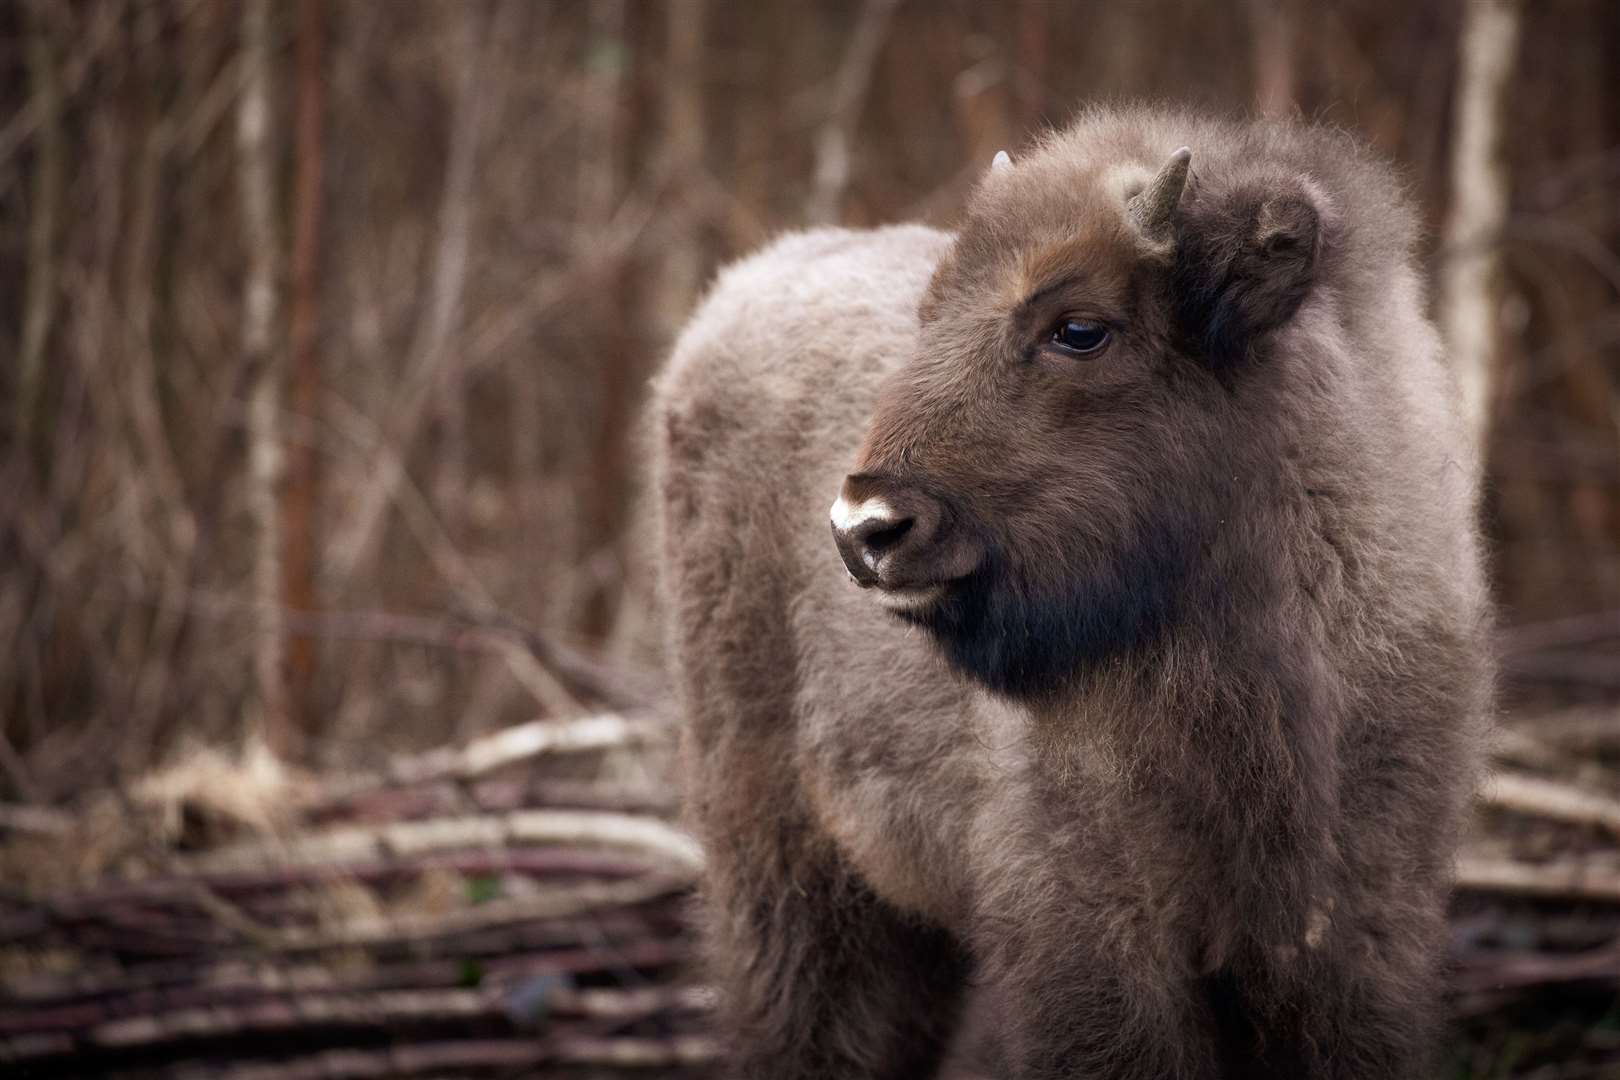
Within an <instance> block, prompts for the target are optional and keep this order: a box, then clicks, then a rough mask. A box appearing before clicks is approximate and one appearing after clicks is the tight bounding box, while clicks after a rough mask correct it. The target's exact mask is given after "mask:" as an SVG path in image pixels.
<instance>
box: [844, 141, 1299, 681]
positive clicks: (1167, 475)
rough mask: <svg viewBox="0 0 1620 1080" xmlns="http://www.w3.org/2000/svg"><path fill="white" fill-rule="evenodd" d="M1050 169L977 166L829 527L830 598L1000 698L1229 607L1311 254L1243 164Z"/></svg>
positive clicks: (1161, 159)
mask: <svg viewBox="0 0 1620 1080" xmlns="http://www.w3.org/2000/svg"><path fill="white" fill-rule="evenodd" d="M1173 145H1174V144H1173V143H1172V144H1171V146H1173ZM1063 150H1064V148H1063V147H1047V148H1045V149H1044V150H1042V151H1039V152H1037V153H1036V154H1035V155H1034V156H1032V157H1031V158H1030V159H1028V160H1027V161H1024V162H1020V163H1018V164H1016V165H1011V164H1009V163H1007V162H1005V161H1004V159H1003V158H1002V157H1001V156H999V155H998V158H997V162H996V165H995V167H993V168H992V170H991V172H990V174H989V175H988V176H987V177H986V179H985V181H984V183H983V184H982V185H981V186H980V189H979V191H978V192H977V193H976V195H975V197H974V200H973V202H972V203H971V205H970V208H969V211H968V214H967V216H966V220H965V222H964V224H963V226H962V228H961V230H960V232H959V234H958V238H957V241H956V243H955V245H954V247H953V249H952V250H951V252H950V253H949V254H948V255H947V256H946V258H945V259H944V260H943V262H942V264H941V265H940V267H939V268H938V270H937V271H936V273H935V275H934V277H933V280H932V282H931V284H930V286H929V289H928V292H927V294H926V296H925V298H924V300H923V302H922V305H921V309H920V326H919V333H918V339H917V345H916V351H915V354H914V356H913V357H912V358H911V359H910V360H909V362H908V363H907V364H906V365H905V366H904V367H903V368H902V369H901V370H900V371H898V372H897V373H896V374H895V375H894V376H893V377H892V378H891V380H890V381H889V383H888V384H887V385H886V387H885V390H884V392H883V394H882V396H881V398H880V401H879V404H878V407H877V411H876V413H875V415H874V416H873V417H872V420H871V423H870V426H869V428H868V431H867V433H866V437H865V440H864V442H863V444H862V446H861V448H860V451H859V453H858V456H857V460H856V463H855V467H854V470H853V471H852V472H851V473H850V474H849V476H848V477H847V478H846V479H845V480H844V482H843V487H842V490H841V491H840V492H839V493H838V498H837V501H836V502H834V503H833V506H832V527H833V536H834V541H835V544H836V547H837V550H838V554H839V556H840V557H841V558H842V560H843V562H844V565H845V567H846V568H847V570H848V572H849V574H850V576H851V577H853V578H854V580H855V581H856V582H857V583H858V584H859V585H861V586H862V587H865V588H867V589H869V591H870V592H871V594H872V595H873V597H874V598H875V599H876V600H877V601H878V602H880V603H881V604H883V606H885V607H887V608H888V609H890V610H891V611H893V612H894V613H895V614H896V615H897V616H898V617H900V618H902V619H904V620H907V621H909V622H912V623H915V624H918V625H920V626H923V627H925V628H926V629H927V630H929V631H931V632H932V634H933V635H934V636H935V637H936V639H937V641H938V642H939V644H940V645H941V646H942V647H943V649H944V651H945V654H946V656H947V657H948V658H949V659H950V661H951V662H952V663H953V664H954V665H955V666H956V667H957V668H958V669H960V670H962V671H964V672H965V673H967V674H968V675H969V676H971V677H973V678H976V679H977V680H979V681H980V682H982V683H983V684H985V685H987V686H988V687H990V688H991V689H993V690H996V691H998V692H1001V693H1003V694H1006V695H1009V696H1014V697H1039V696H1044V695H1051V694H1055V693H1057V692H1059V691H1060V690H1062V689H1063V688H1064V687H1065V686H1067V685H1068V684H1069V682H1070V680H1072V679H1073V678H1075V677H1076V676H1077V675H1079V674H1081V673H1083V672H1084V671H1085V670H1086V669H1087V668H1088V666H1090V665H1094V664H1096V663H1099V662H1102V661H1105V660H1107V659H1108V658H1109V657H1111V656H1117V655H1119V654H1120V653H1122V652H1124V651H1128V650H1132V649H1139V648H1151V647H1152V646H1153V644H1154V642H1155V641H1156V640H1157V639H1159V638H1160V637H1161V636H1162V635H1163V634H1164V633H1165V632H1166V631H1167V630H1168V629H1169V628H1171V627H1173V626H1174V625H1176V624H1177V622H1178V620H1179V619H1181V618H1183V616H1184V613H1185V612H1186V611H1187V610H1188V607H1189V605H1195V604H1201V603H1205V597H1206V594H1207V593H1208V592H1209V590H1211V589H1218V588H1224V587H1227V586H1229V585H1231V582H1230V581H1227V582H1225V583H1224V584H1223V583H1222V582H1220V581H1218V580H1217V579H1218V578H1220V569H1219V565H1218V564H1221V563H1222V562H1223V561H1228V562H1229V561H1230V559H1231V557H1232V548H1233V545H1241V544H1242V543H1243V542H1245V541H1244V537H1243V522H1242V516H1243V514H1244V512H1245V511H1244V510H1243V508H1242V504H1244V502H1245V500H1250V501H1252V499H1253V498H1254V496H1253V494H1252V492H1251V491H1250V489H1252V488H1253V487H1254V485H1256V484H1259V483H1262V482H1263V477H1264V475H1265V473H1266V470H1267V469H1268V468H1272V467H1274V465H1275V462H1268V461H1267V460H1266V457H1267V455H1268V454H1270V453H1273V452H1274V451H1275V446H1276V442H1275V440H1272V439H1268V438H1267V437H1266V432H1267V431H1268V430H1269V428H1271V427H1273V426H1275V424H1276V423H1277V418H1276V417H1275V416H1274V415H1272V414H1273V413H1274V412H1275V411H1276V409H1277V408H1278V405H1277V401H1278V399H1279V396H1280V395H1279V394H1278V393H1277V392H1276V386H1275V379H1273V378H1272V376H1271V375H1270V374H1268V372H1269V371H1271V370H1273V369H1275V368H1276V366H1277V365H1279V364H1281V363H1283V362H1284V360H1286V358H1285V357H1281V356H1278V355H1273V354H1274V353H1276V352H1278V351H1279V350H1276V349H1273V348H1272V347H1271V346H1272V344H1273V343H1274V342H1275V341H1277V340H1278V339H1279V338H1280V337H1281V333H1280V331H1281V330H1282V329H1283V328H1285V327H1286V326H1287V325H1288V324H1289V323H1290V321H1291V320H1293V319H1295V318H1296V317H1297V314H1296V313H1297V311H1298V309H1299V307H1300V305H1301V303H1302V302H1303V301H1305V299H1306V298H1307V297H1308V296H1309V295H1310V293H1311V291H1312V288H1313V282H1314V281H1315V280H1316V278H1317V276H1318V275H1319V274H1320V272H1321V269H1322V256H1323V254H1324V250H1325V248H1326V247H1327V243H1326V241H1327V239H1328V235H1327V234H1328V232H1329V231H1330V230H1329V229H1328V227H1327V226H1326V225H1325V221H1326V220H1327V214H1326V211H1325V207H1324V199H1323V198H1322V196H1321V195H1320V194H1319V193H1318V192H1317V191H1316V190H1315V188H1314V187H1313V186H1312V184H1311V182H1310V181H1309V180H1307V179H1305V178H1304V177H1303V176H1299V175H1291V174H1289V173H1287V172H1286V171H1285V170H1280V169H1274V168H1267V167H1265V166H1264V163H1259V164H1247V163H1243V162H1241V161H1239V162H1234V163H1233V164H1232V165H1231V166H1230V167H1228V168H1223V169H1212V170H1210V174H1209V175H1205V174H1204V170H1203V169H1201V168H1200V166H1199V165H1196V164H1193V163H1192V162H1193V155H1192V153H1191V152H1190V151H1189V150H1188V149H1186V148H1182V149H1179V150H1173V151H1172V150H1171V149H1170V147H1163V148H1155V147H1151V146H1147V145H1143V146H1141V147H1140V148H1139V149H1138V150H1137V151H1136V152H1135V153H1129V154H1127V155H1126V156H1125V157H1124V159H1123V160H1122V159H1121V158H1120V157H1118V156H1115V157H1113V159H1112V160H1107V155H1090V156H1086V155H1075V154H1072V153H1065V152H1063ZM1149 155H1151V156H1149ZM1200 160H1201V159H1200ZM1148 162H1151V164H1149V163H1148ZM1268 388H1269V389H1268ZM1268 447H1270V449H1268ZM1250 539H1253V537H1252V536H1251V537H1250ZM1239 587H1241V586H1239Z"/></svg>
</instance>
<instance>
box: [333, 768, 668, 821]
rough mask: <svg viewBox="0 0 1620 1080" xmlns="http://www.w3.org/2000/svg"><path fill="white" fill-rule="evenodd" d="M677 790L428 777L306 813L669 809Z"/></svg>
mask: <svg viewBox="0 0 1620 1080" xmlns="http://www.w3.org/2000/svg"><path fill="white" fill-rule="evenodd" d="M675 805H676V799H675V793H674V792H672V791H670V790H668V789H667V788H659V787H652V786H650V785H645V784H615V783H602V782H600V781H594V780H562V779H556V778H553V777H545V776H539V777H530V778H527V779H523V780H479V781H477V782H476V783H472V784H468V783H464V782H462V783H457V782H450V781H430V782H429V783H427V784H424V785H418V786H413V787H404V788H384V789H380V790H374V791H371V792H369V793H365V792H363V793H361V794H358V795H353V796H350V797H348V798H344V799H335V800H331V801H322V802H320V803H318V804H316V805H314V806H313V807H311V808H308V810H307V813H308V815H309V816H310V817H313V818H315V819H316V820H317V821H323V820H328V819H331V818H337V817H342V818H344V819H347V820H352V821H358V822H368V821H405V820H410V819H413V818H423V817H433V816H442V815H445V814H454V813H465V812H468V811H476V812H478V813H485V814H488V813H495V812H501V811H506V810H523V809H531V810H532V809H541V808H557V809H572V810H626V811H645V812H649V813H654V814H664V815H667V814H670V813H672V812H673V811H674V809H675Z"/></svg>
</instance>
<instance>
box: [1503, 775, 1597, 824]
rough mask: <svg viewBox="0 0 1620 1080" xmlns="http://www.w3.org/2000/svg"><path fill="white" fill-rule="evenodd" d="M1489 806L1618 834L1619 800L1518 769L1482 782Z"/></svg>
mask: <svg viewBox="0 0 1620 1080" xmlns="http://www.w3.org/2000/svg"><path fill="white" fill-rule="evenodd" d="M1480 798H1481V801H1482V802H1484V803H1485V804H1486V805H1488V806H1494V807H1497V808H1499V809H1503V810H1511V811H1514V812H1515V813H1520V814H1529V815H1532V816H1534V817H1541V818H1548V819H1550V820H1553V821H1562V822H1566V823H1568V824H1571V825H1593V826H1597V827H1598V828H1602V829H1607V830H1608V831H1609V832H1612V833H1614V834H1616V835H1617V836H1620V800H1617V799H1613V798H1610V797H1608V796H1606V795H1600V794H1597V793H1596V792H1591V791H1583V790H1581V789H1580V788H1577V787H1573V786H1571V785H1569V784H1564V783H1560V782H1558V781H1555V780H1545V779H1543V778H1541V777H1539V776H1531V775H1529V774H1527V773H1519V772H1498V773H1496V774H1495V775H1494V776H1492V777H1491V778H1490V779H1489V780H1487V781H1486V782H1485V785H1484V787H1483V788H1482V789H1481V791H1480Z"/></svg>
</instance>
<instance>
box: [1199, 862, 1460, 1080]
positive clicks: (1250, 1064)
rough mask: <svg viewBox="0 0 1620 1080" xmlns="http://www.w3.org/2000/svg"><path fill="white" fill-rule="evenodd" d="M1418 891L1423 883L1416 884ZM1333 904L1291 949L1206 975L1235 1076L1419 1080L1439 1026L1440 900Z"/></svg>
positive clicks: (1236, 1079) (1229, 1072)
mask: <svg viewBox="0 0 1620 1080" xmlns="http://www.w3.org/2000/svg"><path fill="white" fill-rule="evenodd" d="M1414 891H1415V892H1416V891H1421V890H1414ZM1379 908H1381V909H1382V910H1378V909H1375V910H1374V911H1372V912H1370V913H1367V912H1363V913H1362V914H1360V915H1359V916H1358V914H1357V913H1356V912H1355V911H1354V908H1353V906H1351V905H1341V906H1340V910H1339V911H1337V912H1335V914H1334V917H1333V920H1332V923H1331V925H1330V926H1327V927H1326V928H1323V926H1322V925H1321V924H1319V926H1318V928H1317V929H1316V931H1315V933H1312V934H1310V935H1309V938H1310V940H1308V941H1305V942H1302V943H1301V944H1300V946H1299V947H1298V948H1294V949H1290V948H1282V949H1278V948H1272V949H1268V950H1266V951H1265V952H1264V953H1263V954H1262V955H1261V957H1260V958H1259V959H1253V960H1251V961H1250V963H1248V964H1245V965H1244V968H1246V969H1247V970H1246V971H1242V972H1241V973H1229V974H1226V975H1223V976H1221V977H1220V978H1219V979H1218V980H1216V981H1214V983H1213V988H1214V989H1215V991H1216V996H1215V998H1214V1000H1213V1001H1212V1004H1214V1007H1215V1012H1216V1014H1217V1015H1218V1016H1219V1017H1220V1018H1221V1023H1220V1029H1221V1043H1222V1056H1223V1059H1224V1061H1225V1063H1226V1069H1225V1075H1226V1076H1228V1077H1231V1078H1233V1080H1295V1078H1298V1080H1417V1078H1419V1077H1424V1076H1428V1075H1431V1073H1432V1066H1433V1058H1434V1052H1435V1046H1436V1045H1437V1039H1436V1033H1437V1031H1438V1029H1439V1026H1440V1020H1439V1016H1438V1009H1437V1007H1436V1004H1435V1003H1436V1002H1437V1001H1438V1000H1439V990H1440V987H1439V982H1440V978H1439V959H1440V955H1439V954H1440V949H1441V946H1442V943H1443V941H1444V935H1445V921H1444V918H1443V916H1442V915H1441V914H1440V911H1439V905H1438V903H1434V904H1423V903H1417V902H1414V898H1413V897H1411V896H1407V897H1392V898H1387V899H1386V900H1385V901H1384V902H1382V903H1381V904H1380V905H1379Z"/></svg>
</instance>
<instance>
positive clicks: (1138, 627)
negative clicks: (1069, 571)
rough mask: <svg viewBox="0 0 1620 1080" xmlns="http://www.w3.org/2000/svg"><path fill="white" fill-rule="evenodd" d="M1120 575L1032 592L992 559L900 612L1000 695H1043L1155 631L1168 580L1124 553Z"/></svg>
mask: <svg viewBox="0 0 1620 1080" xmlns="http://www.w3.org/2000/svg"><path fill="white" fill-rule="evenodd" d="M1120 569H1121V570H1122V571H1124V572H1121V573H1117V574H1113V575H1107V574H1083V575H1082V574H1076V575H1074V577H1073V578H1072V583H1066V584H1065V585H1064V586H1063V587H1061V588H1058V589H1045V590H1041V589H1037V588H1035V587H1032V586H1031V585H1029V584H1028V583H1027V582H1026V581H1024V580H1023V579H1022V578H1021V577H1020V576H1019V575H1018V574H1017V573H1015V572H1014V571H1012V570H1011V569H1010V568H1009V567H1008V566H1007V565H1006V564H1005V562H1003V561H1002V560H1000V559H996V558H991V559H986V560H985V562H984V564H982V565H981V566H980V568H979V569H978V570H976V571H974V572H973V573H972V574H970V575H968V576H967V577H966V578H963V579H961V580H960V581H959V582H957V583H956V584H954V585H953V586H952V587H951V588H950V590H949V591H948V592H947V593H946V594H945V595H944V596H943V597H941V599H940V600H939V602H938V603H936V604H934V605H933V606H932V607H930V608H929V609H927V610H926V611H921V612H914V613H906V614H903V615H902V616H901V617H902V618H904V619H905V620H906V621H907V622H909V623H911V624H913V625H917V626H921V627H923V628H924V629H925V630H927V631H928V633H929V634H930V635H931V636H932V637H933V639H934V640H935V641H936V642H937V643H938V644H939V646H940V649H941V651H942V652H943V653H944V654H945V659H946V660H947V662H949V664H950V666H951V667H952V668H954V669H955V670H956V671H957V672H959V673H960V674H962V675H964V676H966V677H967V678H968V679H971V680H972V681H974V682H976V683H978V684H980V685H981V686H984V687H985V688H986V689H988V690H990V691H992V692H993V693H996V694H998V695H1001V696H1003V697H1006V698H1010V699H1013V700H1021V701H1038V700H1042V699H1049V698H1051V697H1053V696H1054V695H1056V694H1059V693H1061V692H1062V691H1063V690H1065V689H1066V688H1068V687H1069V686H1070V685H1072V684H1073V682H1074V680H1075V679H1076V678H1077V677H1080V676H1082V675H1083V674H1084V672H1085V671H1086V670H1087V669H1088V668H1090V667H1092V666H1094V665H1096V664H1097V663H1099V662H1101V661H1104V660H1107V659H1109V658H1110V657H1115V656H1118V655H1120V654H1121V653H1122V652H1125V651H1127V650H1129V649H1132V648H1133V647H1136V646H1139V645H1141V644H1143V643H1144V642H1145V641H1147V640H1148V639H1150V638H1152V637H1154V636H1156V635H1157V634H1158V632H1159V631H1160V630H1161V629H1162V628H1163V626H1164V625H1165V624H1166V622H1167V621H1168V618H1169V609H1170V606H1171V597H1172V589H1173V583H1172V582H1171V581H1170V580H1169V579H1168V577H1167V576H1166V575H1164V574H1162V573H1160V574H1153V573H1133V572H1131V571H1146V570H1148V568H1147V567H1146V566H1145V565H1143V564H1142V563H1139V562H1136V561H1135V560H1127V562H1126V564H1125V566H1123V567H1121V568H1120Z"/></svg>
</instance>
